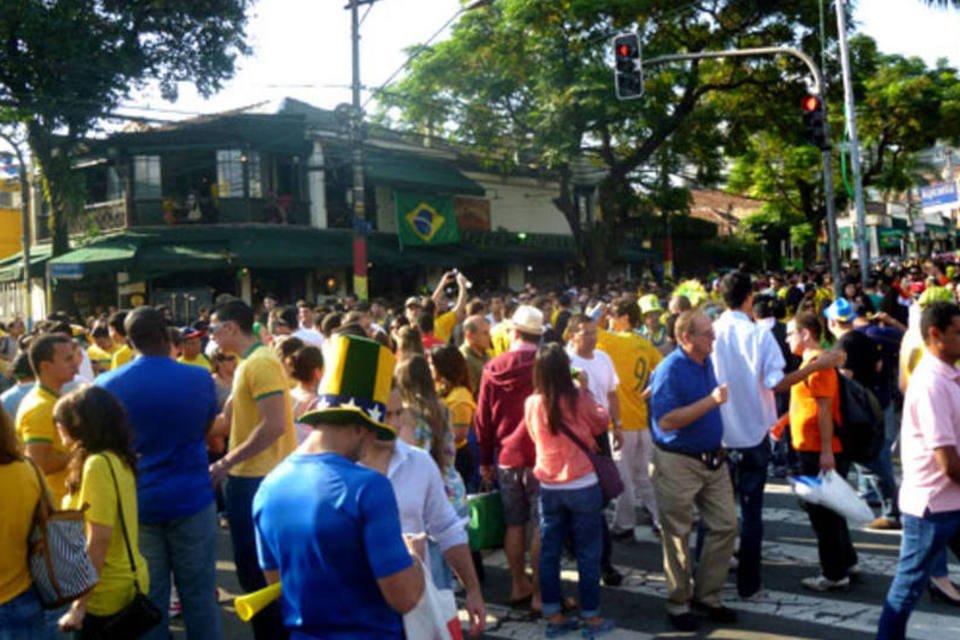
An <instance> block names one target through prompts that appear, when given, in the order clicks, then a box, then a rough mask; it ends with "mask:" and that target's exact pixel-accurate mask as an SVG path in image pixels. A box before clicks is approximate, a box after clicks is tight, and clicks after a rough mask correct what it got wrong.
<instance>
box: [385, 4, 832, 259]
mask: <svg viewBox="0 0 960 640" xmlns="http://www.w3.org/2000/svg"><path fill="white" fill-rule="evenodd" d="M637 24H640V25H642V27H643V28H642V29H641V31H642V33H643V36H642V40H643V49H644V57H645V58H647V57H651V56H655V55H659V54H663V53H675V52H681V51H702V50H719V49H725V48H733V47H749V46H758V45H769V44H772V43H776V44H793V45H795V46H801V47H802V46H804V45H805V44H809V42H808V40H809V39H810V37H811V34H813V33H814V29H813V25H815V24H816V7H815V6H811V3H808V2H802V1H783V2H776V3H774V2H766V1H758V0H716V1H713V2H710V3H694V4H687V3H683V4H681V5H680V6H677V4H676V3H675V2H671V1H669V0H501V1H500V2H498V3H496V4H495V5H494V6H492V7H490V8H488V9H486V10H479V11H473V12H470V13H468V14H466V15H465V16H463V18H462V19H461V20H460V22H458V24H457V26H456V27H455V28H454V30H453V33H452V35H451V37H450V38H449V39H448V40H447V41H445V42H442V43H440V44H438V45H436V46H435V47H434V48H433V49H432V50H429V51H426V52H424V53H423V54H422V55H421V56H420V57H419V58H418V59H417V61H416V62H415V63H414V64H413V66H412V69H411V72H410V74H409V75H408V76H407V77H406V78H405V79H403V80H402V81H401V82H399V83H397V84H396V85H394V86H393V87H391V88H390V90H389V92H388V93H387V94H386V95H385V96H384V103H385V105H386V108H387V109H395V110H398V111H399V122H400V124H401V125H402V126H405V127H408V128H410V129H413V130H416V131H419V132H421V133H426V134H438V133H442V134H444V135H446V136H449V137H451V138H453V139H454V140H455V141H456V142H459V143H460V144H463V145H470V146H471V147H472V148H473V150H474V151H475V152H476V154H477V155H478V156H479V157H480V158H481V159H482V160H483V161H485V162H487V163H488V164H490V165H492V166H499V167H502V168H517V167H523V168H527V167H536V168H538V169H544V170H549V171H551V173H552V175H555V176H558V178H559V182H560V189H559V193H558V194H557V197H556V199H555V201H554V202H555V204H556V206H557V207H558V209H559V210H560V211H561V212H562V213H563V215H564V217H565V218H566V220H567V222H568V224H569V226H570V228H571V231H572V233H573V234H574V236H575V238H576V239H577V242H578V246H579V247H580V248H581V250H582V252H583V257H584V266H585V267H586V269H587V270H588V272H590V273H595V274H601V277H602V274H603V273H605V269H606V266H607V264H608V261H609V259H610V257H611V256H612V255H615V251H612V250H611V249H615V248H616V246H617V243H618V242H620V241H622V238H623V237H624V235H625V233H626V232H629V231H630V230H638V229H640V228H642V227H644V226H649V225H644V223H645V222H648V221H649V216H650V215H653V214H654V213H655V212H657V211H659V210H660V208H659V207H658V206H657V202H658V201H663V200H664V199H665V198H666V199H671V198H670V194H671V193H674V194H675V192H676V190H677V187H678V185H682V184H683V183H684V182H689V181H692V180H696V181H698V182H701V183H710V182H712V181H716V180H718V179H719V177H720V168H721V166H722V158H723V153H724V148H725V147H727V146H728V145H729V144H730V141H729V136H728V134H727V131H726V130H725V129H724V126H722V125H724V124H725V122H726V121H727V120H728V119H729V116H730V113H729V112H724V111H719V110H717V109H716V108H715V107H714V106H712V105H711V104H710V103H708V101H707V97H708V96H710V95H712V94H715V93H718V92H734V91H735V90H737V89H740V88H743V87H747V86H751V85H753V86H758V87H768V88H770V87H774V86H777V85H781V84H782V83H784V82H785V81H787V82H789V81H795V80H799V77H800V76H799V75H798V73H797V72H798V71H799V70H800V67H799V65H789V64H785V63H784V61H782V60H773V59H753V60H750V61H740V60H737V61H726V62H722V61H695V62H692V63H689V64H686V65H684V64H677V65H671V66H662V67H657V68H656V69H650V70H648V71H647V77H646V91H645V95H644V99H643V100H638V101H633V102H629V103H624V102H617V101H616V100H615V99H614V95H613V82H612V71H611V68H610V58H611V55H610V54H611V52H610V51H608V49H609V42H610V39H611V37H612V35H613V34H614V33H615V32H617V31H619V30H622V29H629V28H634V27H635V25H637ZM774 106H776V105H774ZM780 108H781V109H782V108H783V105H780ZM664 150H666V152H665V153H664V154H662V155H661V152H663V151H664ZM584 161H587V162H589V163H592V164H593V165H595V166H596V167H598V168H602V169H603V170H604V171H605V172H606V176H607V177H606V178H605V179H604V180H603V182H602V183H601V184H600V185H599V190H598V193H597V201H598V203H599V209H600V212H601V213H600V216H598V219H597V220H596V221H592V222H591V221H584V220H583V219H582V215H581V211H580V210H579V201H580V198H578V197H576V196H577V194H578V191H577V187H578V185H576V184H575V173H574V168H575V167H577V166H578V165H579V164H582V163H583V162H584Z"/></svg>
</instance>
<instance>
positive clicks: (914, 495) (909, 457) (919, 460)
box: [900, 353, 960, 517]
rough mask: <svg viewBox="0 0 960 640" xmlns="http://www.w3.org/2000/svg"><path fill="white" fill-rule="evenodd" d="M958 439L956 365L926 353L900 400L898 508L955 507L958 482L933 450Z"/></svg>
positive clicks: (959, 372) (959, 503)
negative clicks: (938, 462) (937, 459)
mask: <svg viewBox="0 0 960 640" xmlns="http://www.w3.org/2000/svg"><path fill="white" fill-rule="evenodd" d="M958 444H960V369H957V368H956V367H952V366H950V365H948V364H946V363H945V362H943V361H942V360H940V359H938V358H935V357H934V356H932V355H930V354H929V353H924V355H923V358H921V360H920V362H919V363H918V364H917V368H916V369H914V371H913V375H912V376H911V378H910V384H909V385H908V387H907V395H906V398H905V399H904V403H903V423H902V426H901V431H900V451H901V453H900V456H901V460H902V463H903V483H902V484H901V485H900V510H901V511H902V512H904V513H908V514H910V515H912V516H917V517H923V515H924V513H925V512H926V511H927V510H928V509H929V511H930V512H931V513H940V512H944V511H960V484H957V483H956V482H953V481H952V480H951V479H950V478H948V477H947V475H946V474H945V473H943V472H942V471H941V470H940V467H939V466H938V465H937V461H936V459H935V458H934V454H933V451H934V449H937V448H940V447H955V448H956V447H957V445H958Z"/></svg>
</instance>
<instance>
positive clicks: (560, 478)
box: [524, 391, 610, 484]
mask: <svg viewBox="0 0 960 640" xmlns="http://www.w3.org/2000/svg"><path fill="white" fill-rule="evenodd" d="M560 413H561V419H562V420H563V423H564V424H566V425H567V427H569V428H570V430H571V431H573V432H574V433H575V434H577V437H579V438H580V440H581V441H583V442H584V443H585V444H587V445H595V442H594V438H595V437H596V436H598V435H600V434H601V433H605V432H606V430H607V424H609V422H610V418H609V417H608V415H607V412H606V410H604V408H603V407H601V406H600V405H599V404H597V402H596V401H595V400H594V399H593V395H592V394H591V393H590V392H589V391H580V392H579V394H578V397H577V402H576V404H575V406H569V405H568V403H566V402H562V401H561V404H560ZM524 420H525V422H526V424H527V431H529V433H530V438H531V439H532V440H533V443H534V446H535V447H536V451H537V462H536V466H535V467H534V468H533V475H534V476H536V478H537V480H539V481H540V482H545V483H548V484H565V483H568V482H573V481H574V480H578V479H580V478H583V477H584V476H586V475H587V474H591V473H593V472H594V470H593V463H592V462H590V458H588V457H587V454H585V453H584V452H583V451H582V450H581V449H580V447H578V446H577V445H576V444H574V442H573V440H571V439H570V438H569V437H568V436H566V435H565V434H564V433H563V432H558V433H556V434H554V433H551V431H550V427H549V426H548V425H547V407H546V405H545V404H544V397H543V396H542V395H540V394H539V393H534V394H533V395H531V396H530V397H528V398H527V402H526V406H525V407H524ZM594 450H596V449H595V448H594Z"/></svg>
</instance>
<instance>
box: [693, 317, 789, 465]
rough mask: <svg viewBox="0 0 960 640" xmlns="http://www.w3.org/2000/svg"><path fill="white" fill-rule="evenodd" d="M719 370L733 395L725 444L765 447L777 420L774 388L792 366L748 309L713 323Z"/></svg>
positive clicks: (724, 413) (725, 409)
mask: <svg viewBox="0 0 960 640" xmlns="http://www.w3.org/2000/svg"><path fill="white" fill-rule="evenodd" d="M713 330H714V333H715V334H716V336H717V339H716V342H714V344H713V354H712V355H711V356H710V357H711V359H712V360H713V369H714V371H715V372H716V374H717V383H718V384H726V385H727V390H728V391H729V396H728V398H727V401H726V402H725V403H724V404H722V405H720V416H721V417H722V418H723V446H725V447H729V448H737V449H742V448H747V447H754V446H756V445H758V444H760V443H761V442H762V441H763V439H764V438H765V437H766V436H767V432H768V431H770V427H772V426H773V425H774V423H776V421H777V404H776V399H775V398H774V394H773V391H771V389H773V387H775V386H777V385H778V384H779V383H780V381H781V380H783V369H784V367H786V362H784V360H783V353H782V352H781V351H780V346H779V345H778V344H777V339H776V338H775V337H774V335H773V333H772V332H771V331H770V330H769V329H766V328H764V327H762V326H759V325H757V324H755V323H754V322H753V321H751V320H750V318H748V317H747V315H746V314H745V313H743V312H742V311H734V310H727V311H724V312H723V314H722V315H721V316H720V317H719V318H717V321H716V322H715V323H714V324H713Z"/></svg>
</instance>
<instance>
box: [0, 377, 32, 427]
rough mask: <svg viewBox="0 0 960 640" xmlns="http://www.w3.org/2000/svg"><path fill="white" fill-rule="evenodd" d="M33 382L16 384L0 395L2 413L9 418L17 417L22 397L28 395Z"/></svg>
mask: <svg viewBox="0 0 960 640" xmlns="http://www.w3.org/2000/svg"><path fill="white" fill-rule="evenodd" d="M34 384H36V383H34V382H28V383H27V384H23V385H21V384H16V385H14V386H12V387H10V388H9V389H7V390H6V391H4V392H3V393H0V403H2V404H3V409H4V411H6V412H7V415H9V416H10V417H11V418H16V417H17V409H19V408H20V401H21V400H23V397H24V396H26V395H27V394H28V393H30V390H31V389H33V385H34Z"/></svg>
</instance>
